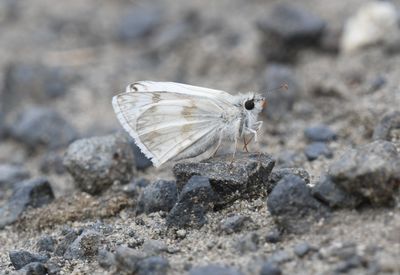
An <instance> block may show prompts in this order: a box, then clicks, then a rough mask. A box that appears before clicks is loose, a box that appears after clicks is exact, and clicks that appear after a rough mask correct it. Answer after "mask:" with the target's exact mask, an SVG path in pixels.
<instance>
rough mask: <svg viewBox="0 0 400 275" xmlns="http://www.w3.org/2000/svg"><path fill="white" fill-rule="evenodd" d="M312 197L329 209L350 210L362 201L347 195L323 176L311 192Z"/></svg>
mask: <svg viewBox="0 0 400 275" xmlns="http://www.w3.org/2000/svg"><path fill="white" fill-rule="evenodd" d="M311 193H312V195H313V196H314V197H315V198H317V199H319V200H320V201H322V202H323V203H325V204H327V205H328V206H329V207H331V208H350V209H353V208H355V207H357V206H359V205H360V204H361V203H362V201H363V199H362V198H361V197H360V196H355V195H352V194H349V193H347V192H346V191H344V190H343V188H341V187H340V186H338V185H337V184H335V183H334V182H333V181H332V179H331V178H330V177H329V176H327V175H323V176H322V177H321V178H320V180H319V181H318V182H317V183H316V184H315V186H314V187H313V188H312V190H311Z"/></svg>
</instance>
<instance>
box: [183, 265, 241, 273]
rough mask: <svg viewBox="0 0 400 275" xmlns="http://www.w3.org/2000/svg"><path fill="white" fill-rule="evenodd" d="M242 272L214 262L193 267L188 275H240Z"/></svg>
mask: <svg viewBox="0 0 400 275" xmlns="http://www.w3.org/2000/svg"><path fill="white" fill-rule="evenodd" d="M242 274H243V273H242V272H240V271H239V270H237V269H235V268H233V267H224V266H219V265H215V264H211V265H207V266H202V267H193V268H191V269H190V270H189V275H242Z"/></svg>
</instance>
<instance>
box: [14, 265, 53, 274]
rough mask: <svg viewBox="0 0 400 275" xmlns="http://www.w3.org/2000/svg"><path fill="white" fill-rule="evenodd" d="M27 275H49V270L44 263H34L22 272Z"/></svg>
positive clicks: (25, 267)
mask: <svg viewBox="0 0 400 275" xmlns="http://www.w3.org/2000/svg"><path fill="white" fill-rule="evenodd" d="M20 271H21V272H22V274H25V275H47V274H48V273H47V268H46V266H45V265H44V264H43V263H38V262H33V263H29V264H27V265H26V266H24V267H23V268H22V269H21V270H20Z"/></svg>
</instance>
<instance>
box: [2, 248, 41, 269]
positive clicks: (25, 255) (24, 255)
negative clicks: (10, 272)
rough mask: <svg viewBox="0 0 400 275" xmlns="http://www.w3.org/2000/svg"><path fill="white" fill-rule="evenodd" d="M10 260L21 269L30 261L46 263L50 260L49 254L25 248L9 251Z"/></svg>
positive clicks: (16, 267)
mask: <svg viewBox="0 0 400 275" xmlns="http://www.w3.org/2000/svg"><path fill="white" fill-rule="evenodd" d="M8 255H9V257H10V261H11V263H12V265H13V266H14V267H15V269H16V270H19V269H21V268H23V267H24V266H26V265H27V264H29V263H33V262H40V263H45V262H47V260H48V257H47V256H44V255H39V254H33V253H30V252H28V251H25V250H15V251H10V252H9V253H8Z"/></svg>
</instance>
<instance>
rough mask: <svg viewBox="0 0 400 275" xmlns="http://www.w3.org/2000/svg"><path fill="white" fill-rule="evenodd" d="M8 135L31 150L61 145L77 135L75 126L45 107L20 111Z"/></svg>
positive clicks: (66, 143)
mask: <svg viewBox="0 0 400 275" xmlns="http://www.w3.org/2000/svg"><path fill="white" fill-rule="evenodd" d="M10 135H11V136H12V137H13V138H15V139H16V140H18V141H20V142H22V143H24V144H25V145H26V146H27V147H28V148H30V149H32V150H36V149H38V148H39V147H46V148H49V149H55V148H59V147H63V146H65V145H68V144H69V143H70V142H72V141H73V140H75V139H76V138H77V137H78V133H77V131H76V130H75V128H73V127H72V126H71V125H70V124H69V123H68V122H67V121H66V120H65V119H64V118H63V117H62V116H61V115H60V114H59V113H58V112H56V111H55V110H53V109H50V108H45V107H31V108H28V109H26V110H24V111H22V112H21V113H20V114H19V115H18V117H17V120H16V121H15V122H14V123H13V124H12V126H11V127H10Z"/></svg>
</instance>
